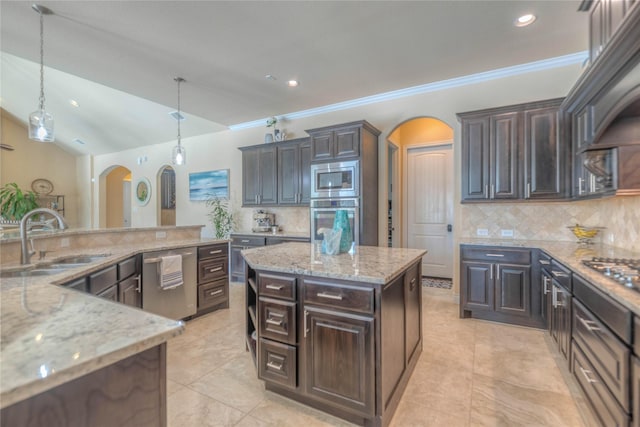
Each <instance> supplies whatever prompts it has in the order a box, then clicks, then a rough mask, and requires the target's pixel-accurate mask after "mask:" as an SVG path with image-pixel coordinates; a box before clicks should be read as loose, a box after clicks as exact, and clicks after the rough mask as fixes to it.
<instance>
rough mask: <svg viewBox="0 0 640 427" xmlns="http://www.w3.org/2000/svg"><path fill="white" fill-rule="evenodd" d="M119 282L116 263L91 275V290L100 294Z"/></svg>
mask: <svg viewBox="0 0 640 427" xmlns="http://www.w3.org/2000/svg"><path fill="white" fill-rule="evenodd" d="M117 282H118V272H117V268H116V266H115V265H112V266H111V267H107V268H105V269H104V270H100V271H98V272H97V273H93V274H90V275H89V292H90V293H92V294H99V293H100V292H102V291H104V290H105V289H107V288H108V287H109V286H111V285H115V284H116V283H117Z"/></svg>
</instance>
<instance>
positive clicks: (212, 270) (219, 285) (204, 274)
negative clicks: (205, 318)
mask: <svg viewBox="0 0 640 427" xmlns="http://www.w3.org/2000/svg"><path fill="white" fill-rule="evenodd" d="M197 307H198V311H197V312H196V316H200V315H202V314H205V313H210V312H212V311H214V310H217V309H220V308H229V245H228V244H227V243H218V244H214V245H206V246H200V247H199V248H198V305H197Z"/></svg>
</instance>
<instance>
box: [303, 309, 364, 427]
mask: <svg viewBox="0 0 640 427" xmlns="http://www.w3.org/2000/svg"><path fill="white" fill-rule="evenodd" d="M304 317H305V323H306V325H307V328H308V329H307V333H306V337H305V338H304V339H305V341H304V346H305V351H306V369H305V370H306V378H305V379H306V392H307V394H308V395H309V396H313V397H316V398H318V399H320V400H322V401H325V402H330V403H331V404H333V405H337V406H339V407H341V408H342V409H345V410H347V411H349V412H353V413H356V414H359V415H363V416H365V417H372V416H373V415H374V410H375V405H374V399H373V390H374V384H372V381H373V379H374V378H375V371H374V365H373V354H374V353H373V350H374V349H373V339H372V333H371V331H372V330H373V319H372V318H368V317H361V316H354V315H349V314H345V313H338V312H331V311H326V310H322V309H317V308H315V307H305V310H304Z"/></svg>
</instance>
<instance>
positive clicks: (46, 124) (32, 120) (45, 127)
mask: <svg viewBox="0 0 640 427" xmlns="http://www.w3.org/2000/svg"><path fill="white" fill-rule="evenodd" d="M31 8H32V9H33V10H35V11H36V12H38V14H39V15H40V106H39V108H38V110H37V111H34V112H33V113H31V114H29V139H32V140H34V141H40V142H53V141H54V140H55V138H54V135H53V116H52V115H51V114H49V113H47V112H46V111H45V110H44V15H50V14H51V13H52V12H51V10H50V9H47V8H46V7H44V6H40V5H38V4H34V5H33V6H31Z"/></svg>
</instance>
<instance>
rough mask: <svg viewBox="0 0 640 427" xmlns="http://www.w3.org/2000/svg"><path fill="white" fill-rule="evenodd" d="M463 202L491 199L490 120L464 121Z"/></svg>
mask: <svg viewBox="0 0 640 427" xmlns="http://www.w3.org/2000/svg"><path fill="white" fill-rule="evenodd" d="M462 128H463V129H462V200H478V199H480V200H482V199H488V198H489V118H488V117H481V118H472V119H468V120H463V121H462Z"/></svg>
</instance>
